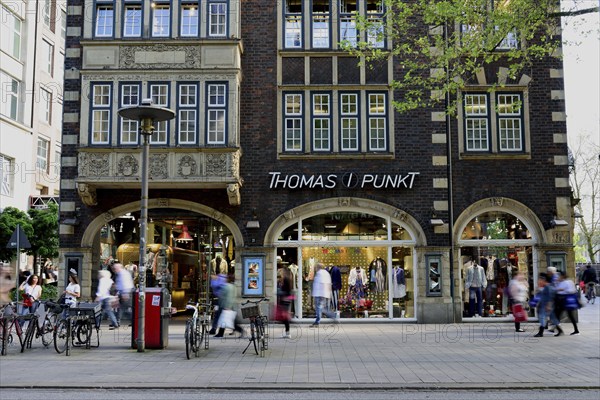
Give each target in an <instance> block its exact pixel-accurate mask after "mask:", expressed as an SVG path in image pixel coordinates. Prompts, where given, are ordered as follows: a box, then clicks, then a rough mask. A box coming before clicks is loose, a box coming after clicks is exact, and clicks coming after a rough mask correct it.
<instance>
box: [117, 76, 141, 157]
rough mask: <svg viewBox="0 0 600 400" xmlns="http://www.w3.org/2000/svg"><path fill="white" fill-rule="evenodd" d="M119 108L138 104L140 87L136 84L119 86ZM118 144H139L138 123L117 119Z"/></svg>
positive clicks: (131, 120)
mask: <svg viewBox="0 0 600 400" xmlns="http://www.w3.org/2000/svg"><path fill="white" fill-rule="evenodd" d="M120 90H121V98H120V108H123V107H133V106H137V105H139V104H140V95H141V87H140V85H139V84H138V83H127V84H123V85H121V86H120ZM119 120H120V122H121V124H120V129H119V143H120V144H124V145H136V144H138V143H139V122H138V121H136V120H133V119H127V118H122V117H119Z"/></svg>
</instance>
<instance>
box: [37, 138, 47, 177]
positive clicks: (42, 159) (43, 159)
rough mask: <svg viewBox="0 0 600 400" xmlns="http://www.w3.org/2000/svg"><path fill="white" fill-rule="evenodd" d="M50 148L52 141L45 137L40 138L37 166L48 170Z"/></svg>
mask: <svg viewBox="0 0 600 400" xmlns="http://www.w3.org/2000/svg"><path fill="white" fill-rule="evenodd" d="M49 150H50V141H49V140H46V139H44V138H38V141H37V158H36V167H37V169H39V170H42V171H48V155H49V154H50V153H49Z"/></svg>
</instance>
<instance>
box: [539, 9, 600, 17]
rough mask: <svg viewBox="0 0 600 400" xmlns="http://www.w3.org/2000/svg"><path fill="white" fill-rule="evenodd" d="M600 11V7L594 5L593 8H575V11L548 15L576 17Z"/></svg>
mask: <svg viewBox="0 0 600 400" xmlns="http://www.w3.org/2000/svg"><path fill="white" fill-rule="evenodd" d="M598 11H600V7H592V8H584V9H583V10H575V11H559V12H553V13H549V14H548V16H549V17H550V18H556V17H576V16H578V15H584V14H591V13H595V12H598Z"/></svg>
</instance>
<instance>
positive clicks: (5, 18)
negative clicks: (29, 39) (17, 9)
mask: <svg viewBox="0 0 600 400" xmlns="http://www.w3.org/2000/svg"><path fill="white" fill-rule="evenodd" d="M1 17H2V24H0V35H1V37H0V40H2V48H3V49H5V50H6V51H7V52H8V55H10V56H11V57H13V58H15V59H17V60H20V59H21V39H22V28H23V21H21V19H20V18H19V17H18V16H17V15H16V14H15V13H13V12H12V10H11V9H10V8H8V7H7V6H5V5H4V4H3V5H2V14H1Z"/></svg>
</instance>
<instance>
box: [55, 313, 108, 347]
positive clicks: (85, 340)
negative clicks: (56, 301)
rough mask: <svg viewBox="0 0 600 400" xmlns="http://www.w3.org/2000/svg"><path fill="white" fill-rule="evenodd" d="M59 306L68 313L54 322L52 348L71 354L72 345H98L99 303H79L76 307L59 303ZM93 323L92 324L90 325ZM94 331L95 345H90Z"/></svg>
mask: <svg viewBox="0 0 600 400" xmlns="http://www.w3.org/2000/svg"><path fill="white" fill-rule="evenodd" d="M60 306H61V308H63V309H66V310H68V312H69V315H68V316H67V317H66V318H62V319H61V320H59V321H58V323H57V324H56V329H55V330H54V349H55V350H56V352H57V353H59V354H61V353H63V352H66V355H67V356H69V355H71V348H72V347H80V346H85V348H86V349H89V348H91V347H99V346H100V322H101V319H102V318H101V317H100V312H101V307H100V304H97V303H88V304H84V303H80V304H79V305H78V307H74V308H70V307H69V305H68V304H64V305H63V304H61V305H60ZM92 324H93V325H92ZM94 331H95V332H96V340H95V343H96V344H95V345H92V339H93V333H94Z"/></svg>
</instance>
